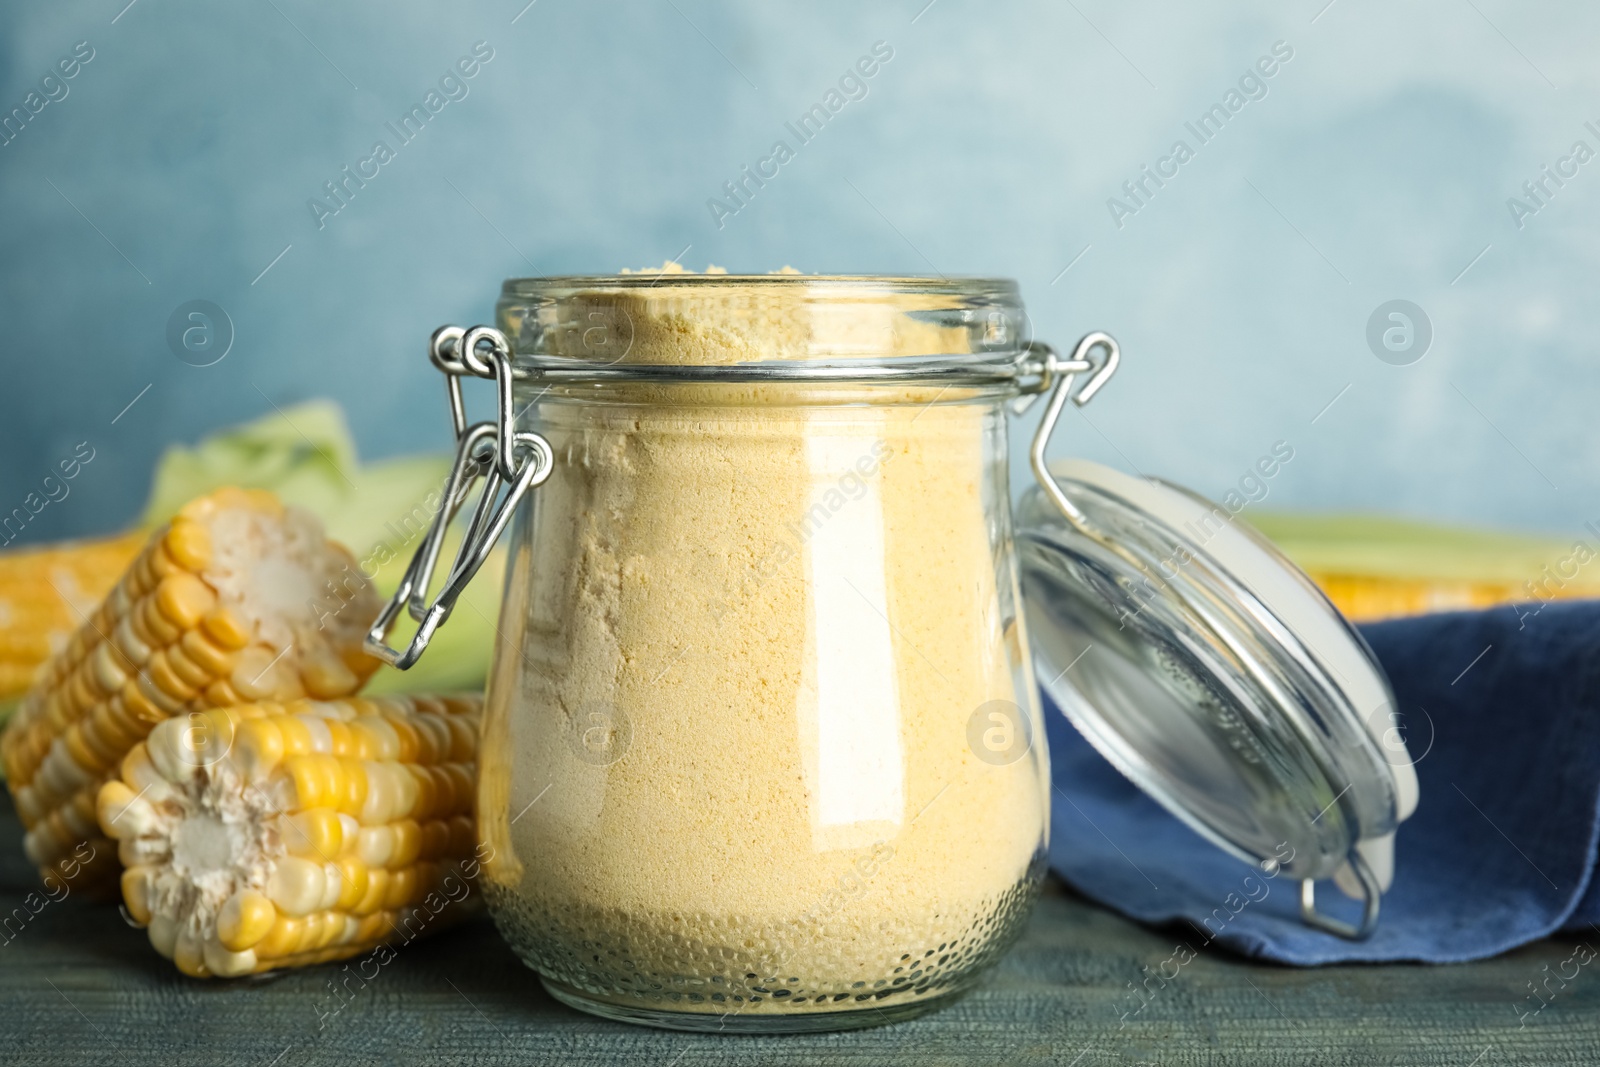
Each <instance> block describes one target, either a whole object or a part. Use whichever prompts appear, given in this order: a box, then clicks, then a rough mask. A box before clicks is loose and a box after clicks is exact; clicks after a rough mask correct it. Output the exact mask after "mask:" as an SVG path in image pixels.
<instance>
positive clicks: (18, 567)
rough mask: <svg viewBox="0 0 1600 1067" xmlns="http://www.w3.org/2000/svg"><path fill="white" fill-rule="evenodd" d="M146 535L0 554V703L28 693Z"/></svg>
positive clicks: (109, 586) (103, 594)
mask: <svg viewBox="0 0 1600 1067" xmlns="http://www.w3.org/2000/svg"><path fill="white" fill-rule="evenodd" d="M145 536H146V535H145V534H144V533H143V532H142V531H141V532H138V533H127V534H118V535H117V536H115V537H105V538H97V539H94V540H86V541H69V542H67V543H65V544H56V545H47V546H45V547H42V548H25V549H14V550H11V551H7V552H0V700H10V699H12V698H13V697H18V696H21V695H22V694H23V693H25V692H27V689H28V686H29V685H30V684H32V682H33V678H34V675H35V674H37V673H38V670H39V667H40V665H41V664H43V663H44V662H45V661H46V660H48V659H49V658H50V657H51V656H53V655H55V654H56V653H57V652H60V651H61V650H62V649H63V648H65V647H66V645H67V641H68V640H69V639H70V638H71V637H72V632H73V631H74V630H76V629H77V628H78V627H79V626H80V625H81V624H82V623H83V620H84V619H86V618H88V617H89V613H90V612H92V611H93V610H94V609H95V605H97V604H99V603H100V600H101V598H103V597H104V596H105V595H106V593H107V592H108V591H109V590H110V589H111V587H112V586H113V585H115V584H116V581H117V578H118V577H120V576H121V574H122V572H123V571H125V570H127V569H128V564H129V563H131V562H133V558H134V557H135V556H136V555H138V554H139V549H140V548H141V547H143V545H144V543H145Z"/></svg>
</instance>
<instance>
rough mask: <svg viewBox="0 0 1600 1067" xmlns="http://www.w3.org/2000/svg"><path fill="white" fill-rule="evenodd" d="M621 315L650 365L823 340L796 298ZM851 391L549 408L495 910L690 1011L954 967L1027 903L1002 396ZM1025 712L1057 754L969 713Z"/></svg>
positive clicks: (1040, 761)
mask: <svg viewBox="0 0 1600 1067" xmlns="http://www.w3.org/2000/svg"><path fill="white" fill-rule="evenodd" d="M738 284H739V283H738V282H737V281H736V280H733V281H730V283H729V285H730V288H732V287H735V286H737V285H738ZM595 299H597V300H599V299H605V300H612V301H618V300H620V301H626V300H630V299H632V298H631V297H629V296H628V295H627V294H626V293H622V294H618V293H615V292H610V293H607V294H605V295H604V296H603V297H601V296H596V297H595ZM730 299H732V300H734V302H735V303H738V302H739V301H740V297H739V294H732V295H731V297H730ZM745 306H748V305H745ZM627 311H628V314H629V316H630V317H631V319H632V321H633V324H634V327H635V329H636V330H637V336H638V337H639V338H641V339H645V338H647V339H648V343H647V344H645V345H643V346H642V347H641V345H640V344H639V343H638V342H636V343H635V346H634V349H633V351H632V352H630V355H629V361H630V362H651V363H691V362H725V361H727V360H726V356H718V355H715V354H714V353H716V352H718V351H722V350H723V349H724V348H725V341H726V338H728V336H729V335H731V334H735V335H738V338H737V347H738V348H739V349H741V350H742V351H747V352H749V351H782V350H785V349H786V348H787V349H793V348H794V347H796V345H797V344H798V343H799V340H803V339H796V338H795V337H794V336H793V335H792V333H791V332H790V331H792V330H793V329H795V321H796V320H795V316H792V315H790V314H788V313H786V312H785V310H784V309H782V308H781V307H778V308H776V310H775V313H774V314H772V315H771V316H765V315H743V316H730V317H727V318H724V319H722V320H721V321H714V322H705V323H702V322H700V321H698V320H696V319H695V318H694V317H692V316H688V317H684V316H679V317H676V318H673V319H672V320H671V321H662V320H661V319H660V317H659V315H658V313H657V312H656V311H655V310H654V309H653V307H652V305H651V304H650V302H648V301H644V300H639V301H636V302H635V303H634V304H632V305H630V306H629V307H628V308H627ZM902 336H903V338H904V340H903V341H902V342H901V343H902V344H904V345H906V346H909V347H908V348H907V350H908V351H918V350H920V349H921V346H925V345H926V343H927V342H928V340H929V338H928V337H927V336H919V335H918V329H917V327H916V325H915V324H908V325H907V328H906V330H905V331H903V334H902ZM944 343H948V339H944ZM707 353H713V354H712V355H710V356H709V357H708V356H707ZM842 392H843V391H842V390H841V389H840V388H839V387H832V388H831V390H830V389H810V390H809V391H803V390H802V389H801V388H800V387H771V386H766V387H734V386H725V387H711V386H690V387H685V386H670V387H669V386H659V385H658V386H650V387H637V388H626V387H613V388H609V389H608V392H607V393H606V396H605V400H604V402H603V403H601V402H595V401H593V400H590V401H584V400H581V399H578V398H576V397H575V396H565V397H562V396H557V395H556V394H551V396H548V397H546V398H544V399H543V400H541V401H540V403H539V405H538V407H537V414H536V416H535V418H534V419H533V420H532V424H533V425H534V426H535V428H537V429H538V430H539V431H540V432H541V433H543V434H545V435H546V436H547V437H548V439H549V440H550V442H551V444H552V446H553V447H554V449H555V454H556V464H555V470H554V473H553V474H552V475H551V477H550V479H549V481H548V482H547V483H546V484H545V485H544V486H543V487H542V488H541V489H540V490H539V491H538V493H537V498H536V502H535V505H534V508H533V513H532V516H531V518H530V519H528V520H526V521H524V522H523V523H521V524H520V525H519V527H518V534H517V544H516V548H515V554H514V557H513V563H512V569H511V574H510V578H509V585H508V591H507V598H506V607H505V611H504V614H503V617H502V622H501V632H502V639H503V641H504V645H503V646H502V648H501V650H500V653H499V655H498V656H497V665H496V673H495V677H494V679H493V681H492V684H491V687H490V699H489V710H488V716H487V723H486V730H487V735H486V739H485V743H484V751H483V757H482V759H483V767H482V771H481V774H482V784H481V786H480V821H481V823H482V825H483V828H484V832H485V835H486V838H487V840H488V842H489V844H490V845H491V846H492V847H493V849H494V855H493V856H492V857H491V858H490V859H489V861H488V862H487V863H486V871H487V877H486V884H487V885H488V887H489V891H490V893H491V904H492V905H493V906H494V909H495V912H496V916H497V919H498V921H499V922H500V924H501V928H502V930H503V931H504V932H505V934H506V936H507V938H508V940H509V941H510V942H511V943H512V945H513V947H515V948H516V949H517V950H518V951H519V953H520V954H522V956H523V957H524V959H526V960H527V961H528V962H529V963H530V964H531V965H533V966H535V967H537V968H538V969H539V970H540V971H541V972H542V973H543V974H544V975H545V976H546V978H548V979H551V980H554V981H555V982H558V983H560V984H561V985H563V986H566V987H569V988H571V989H576V990H579V991H581V992H582V993H584V994H586V995H588V996H591V997H596V998H599V999H602V1000H610V1001H615V1002H619V1003H630V1004H637V1005H641V1006H647V1007H658V1008H662V1009H666V1010H680V1011H702V1012H719V1013H720V1012H728V1011H737V1012H749V1013H758V1012H771V1011H783V1012H792V1011H807V1010H818V1009H821V1010H842V1009H847V1008H857V1007H862V1008H864V1007H868V1006H875V1005H877V1004H879V1003H881V1002H882V1001H884V1000H885V999H886V998H893V999H894V1001H895V1002H897V1003H898V1002H903V1001H908V1000H914V999H916V998H919V997H928V996H932V995H935V994H937V993H939V992H943V991H945V990H947V989H948V988H951V986H952V985H954V984H959V982H960V981H961V980H962V979H964V978H965V977H966V976H968V975H970V973H971V972H973V971H974V970H976V969H977V968H978V967H980V966H981V965H982V964H984V963H986V962H988V960H989V959H990V958H992V956H993V955H994V954H995V953H996V952H997V951H999V950H1000V949H1001V948H1003V947H1004V944H1005V943H1006V942H1008V941H1009V939H1010V936H1011V935H1012V934H1013V933H1014V932H1015V930H1016V929H1017V928H1018V926H1019V924H1020V922H1021V921H1022V919H1023V917H1024V916H1025V913H1026V910H1027V906H1028V903H1029V902H1030V901H1031V897H1032V891H1033V887H1034V885H1035V883H1036V880H1037V877H1038V872H1039V853H1040V850H1041V849H1042V847H1043V842H1044V834H1045V825H1046V818H1047V809H1048V794H1047V790H1048V785H1047V774H1046V773H1045V770H1044V755H1043V751H1042V750H1043V737H1042V733H1041V732H1040V731H1039V729H1038V721H1037V712H1036V710H1035V707H1034V701H1033V698H1032V695H1031V683H1030V681H1029V678H1028V674H1027V670H1026V668H1025V666H1024V665H1023V658H1024V657H1023V654H1022V650H1021V648H1020V647H1019V645H1020V636H1019V633H1020V631H1019V626H1020V623H1019V621H1018V620H1017V617H1016V616H1017V615H1018V614H1019V605H1018V602H1017V596H1018V594H1017V589H1016V586H1015V578H1014V572H1013V568H1012V567H1011V566H1010V565H1009V560H1008V559H1004V558H1003V556H1002V555H1001V554H1000V551H999V550H1000V546H1001V542H1002V541H1003V540H1004V539H1006V538H1007V536H1008V534H1007V532H1006V531H1007V523H1008V519H1007V518H1006V515H1007V507H1008V501H1007V500H1006V499H1005V497H1004V486H1005V482H1004V476H1003V471H1002V470H999V469H997V465H998V464H1000V463H1002V462H1003V434H1004V431H1005V428H1004V424H1003V418H1002V416H1001V415H1000V412H999V409H998V407H997V405H995V404H994V403H993V402H992V401H988V400H978V399H973V398H967V399H965V400H962V399H959V398H956V397H953V396H952V395H951V393H950V392H949V391H940V390H935V389H921V388H918V389H905V388H894V387H882V386H879V387H875V389H874V390H873V391H871V392H870V393H869V394H866V395H867V396H868V398H869V399H870V400H871V403H870V404H860V403H856V404H842V403H836V402H821V401H824V400H837V399H838V398H839V396H840V395H842ZM992 702H1001V703H998V704H995V703H992ZM1016 705H1020V709H1019V713H1020V715H1021V716H1023V717H1025V718H1026V719H1027V721H1028V723H1029V724H1030V725H1031V727H1032V730H1033V736H1034V737H1035V739H1036V740H1037V744H1035V745H1034V746H1033V748H1032V749H1031V750H1029V751H1027V752H1025V753H1024V752H1023V751H1022V750H1021V748H1020V747H1018V748H1016V749H1014V753H1015V758H1013V759H1011V760H1009V761H1006V760H1005V759H1004V758H996V757H995V756H994V754H993V753H992V752H990V751H987V750H985V749H984V748H983V747H982V746H981V745H979V746H977V747H976V748H975V747H974V744H973V740H972V737H973V730H972V724H973V721H974V717H975V716H977V717H978V720H979V727H980V728H981V729H985V730H987V729H993V728H995V724H997V723H999V724H1002V725H1003V723H1004V720H1003V719H994V718H992V717H991V716H990V715H988V713H987V712H988V711H992V710H993V709H994V708H1001V709H1004V708H1006V707H1015V706H1016ZM980 756H985V757H987V758H980Z"/></svg>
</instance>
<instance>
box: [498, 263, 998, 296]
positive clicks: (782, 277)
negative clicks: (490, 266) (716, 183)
mask: <svg viewBox="0 0 1600 1067" xmlns="http://www.w3.org/2000/svg"><path fill="white" fill-rule="evenodd" d="M680 286H681V287H687V288H696V289H703V288H717V287H730V286H753V287H758V288H766V289H772V290H782V289H806V290H811V291H825V290H827V289H830V288H836V289H845V290H874V289H876V290H879V291H884V292H891V293H892V292H908V293H950V294H953V295H977V294H993V295H996V296H1005V297H1010V298H1012V299H1013V300H1016V301H1018V302H1019V303H1020V301H1021V291H1020V289H1019V287H1018V285H1017V283H1016V281H1015V280H1014V279H1011V278H997V277H990V276H986V275H976V274H973V275H965V274H948V275H942V274H941V275H936V274H693V273H690V272H687V271H684V272H681V273H680V272H668V271H655V272H651V271H648V270H646V271H639V272H636V273H632V274H550V275H536V276H530V277H523V278H507V279H506V280H505V282H504V283H503V284H502V285H501V287H500V291H501V294H502V295H503V296H531V295H541V294H544V293H546V292H550V291H552V290H562V289H581V290H595V291H604V290H606V289H617V290H636V289H670V288H673V287H680Z"/></svg>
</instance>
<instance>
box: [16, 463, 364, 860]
mask: <svg viewBox="0 0 1600 1067" xmlns="http://www.w3.org/2000/svg"><path fill="white" fill-rule="evenodd" d="M378 606H379V605H378V597H377V593H376V592H375V591H374V590H373V588H372V586H371V583H370V582H367V581H365V580H364V579H363V578H362V577H361V575H360V573H359V571H358V570H357V569H356V567H355V560H354V558H353V557H351V555H350V553H349V552H348V551H346V550H345V549H344V548H343V547H342V546H340V545H337V544H334V543H333V542H330V541H328V540H327V539H326V538H324V537H323V534H322V528H321V525H320V524H319V523H318V522H317V520H316V519H315V518H314V517H313V516H311V515H309V514H307V513H305V512H302V511H299V510H297V509H293V508H287V509H286V508H285V507H284V506H283V505H282V504H281V503H279V502H278V500H277V498H276V497H274V496H273V495H272V494H271V493H267V492H264V491H261V490H251V491H245V490H239V489H223V490H219V491H217V492H215V493H212V494H209V495H207V496H204V497H200V498H199V499H197V500H195V501H193V502H191V503H190V504H189V505H188V506H186V507H185V508H184V509H183V510H182V511H181V512H180V513H179V514H178V515H177V517H175V518H174V519H173V520H172V522H171V523H169V524H168V525H167V526H165V527H163V528H162V529H160V530H158V531H156V532H155V533H154V534H153V535H152V536H151V538H150V539H149V541H148V543H147V544H146V545H145V547H144V548H143V550H142V551H140V553H139V554H138V556H137V558H135V560H134V561H133V564H132V565H131V566H130V567H129V568H128V570H127V572H126V573H125V574H124V575H123V576H122V578H121V580H119V581H118V582H117V584H116V585H115V586H114V587H113V588H112V590H111V592H110V593H109V594H108V595H107V596H106V598H105V600H104V601H103V602H102V603H101V604H100V606H99V607H98V608H96V609H95V610H94V613H93V614H92V615H91V616H90V617H89V619H88V621H87V622H85V623H84V624H83V625H82V626H81V627H79V628H78V630H77V632H76V633H74V634H73V636H72V639H71V640H70V641H69V642H68V643H67V646H66V647H65V648H64V649H62V650H61V651H60V652H59V653H57V654H56V655H55V656H54V657H53V658H52V659H51V660H50V661H49V662H48V663H47V664H46V665H45V667H44V668H43V670H42V671H41V674H40V677H39V680H38V682H37V683H36V684H35V686H34V688H33V689H32V690H31V691H30V692H29V693H28V695H27V696H26V697H25V698H24V699H23V702H22V705H21V707H20V708H19V709H18V711H17V714H16V715H15V716H14V717H13V719H12V721H11V723H10V724H9V726H8V727H7V729H6V732H5V735H4V737H3V738H0V759H3V761H4V765H5V771H6V778H7V783H6V784H7V785H8V787H9V788H10V789H11V792H12V795H13V796H14V797H15V799H16V804H17V812H18V814H19V815H20V816H21V818H22V823H23V826H24V827H25V828H26V829H27V836H26V837H25V839H24V842H23V845H24V849H25V851H26V852H27V854H28V857H29V859H31V860H32V861H33V862H34V863H35V864H37V865H38V866H39V867H40V868H41V869H42V870H44V871H45V872H49V871H51V870H61V869H62V865H63V864H66V863H69V862H72V860H71V856H72V854H73V852H74V849H76V848H78V847H79V846H81V845H82V844H84V843H85V842H87V843H88V844H89V845H90V846H92V847H93V854H94V855H95V857H96V858H97V865H96V866H95V868H94V869H95V871H96V876H94V877H91V878H89V879H87V881H89V882H93V881H96V880H98V876H99V875H100V874H102V873H108V872H107V870H106V869H107V868H108V867H110V866H112V861H111V860H110V857H111V856H113V855H115V850H114V849H113V848H111V847H110V843H109V842H108V841H106V840H105V839H104V838H103V837H101V836H100V832H99V829H98V828H97V827H96V825H95V797H96V794H97V793H98V792H99V788H100V785H101V783H103V782H104V781H105V780H106V779H108V778H109V777H111V776H112V775H113V774H115V772H116V768H117V765H118V763H119V762H120V761H121V759H122V757H123V756H125V755H126V754H127V753H128V751H129V750H130V749H131V748H132V747H133V746H134V745H135V744H137V743H138V742H139V741H140V740H141V739H142V738H143V737H144V736H145V735H146V734H148V733H149V732H150V730H151V728H152V727H154V726H155V725H156V724H157V723H159V722H161V721H163V720H165V719H167V718H169V717H170V716H175V715H180V714H183V713H186V712H195V711H203V710H205V709H207V708H212V707H223V706H227V705H230V704H238V703H242V702H245V701H250V700H290V699H294V698H296V697H301V696H307V695H309V696H314V697H336V696H343V695H346V694H348V693H352V692H354V691H355V690H356V689H358V688H359V687H360V685H361V683H362V682H363V681H364V680H365V678H366V677H367V675H369V674H370V673H371V672H372V671H373V670H374V669H375V668H376V666H377V661H375V660H373V659H371V658H370V657H368V656H367V655H366V654H365V653H364V652H362V650H361V648H362V641H363V638H364V636H365V631H366V627H367V625H368V623H369V622H370V621H371V619H372V618H373V616H374V615H375V614H376V613H377V610H378ZM102 846H104V847H102ZM113 869H114V868H113ZM74 871H75V872H76V871H77V869H76V867H75V868H74ZM77 876H78V878H79V879H80V882H79V883H78V884H84V881H82V879H83V878H84V876H83V874H82V873H81V872H77Z"/></svg>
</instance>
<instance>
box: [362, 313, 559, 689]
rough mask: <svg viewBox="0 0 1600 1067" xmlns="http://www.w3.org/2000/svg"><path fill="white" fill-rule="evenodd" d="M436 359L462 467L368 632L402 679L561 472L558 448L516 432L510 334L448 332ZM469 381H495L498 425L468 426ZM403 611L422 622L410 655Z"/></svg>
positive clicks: (432, 345)
mask: <svg viewBox="0 0 1600 1067" xmlns="http://www.w3.org/2000/svg"><path fill="white" fill-rule="evenodd" d="M480 349H485V350H483V351H480ZM428 358H429V359H430V360H431V361H432V362H433V365H434V366H435V367H437V368H438V369H439V370H440V371H442V372H443V373H444V376H445V395H446V397H447V399H448V401H449V404H450V421H451V424H452V425H453V426H454V428H455V434H456V454H455V461H454V462H453V463H451V465H450V473H449V475H448V476H447V477H446V478H445V483H444V495H443V497H442V498H441V499H440V501H439V510H438V511H437V512H435V513H434V516H433V522H432V523H431V524H430V525H429V526H428V532H427V535H426V536H425V537H423V539H422V544H421V545H420V546H418V548H417V551H416V554H415V555H413V556H412V557H411V563H410V565H409V566H408V567H406V573H405V576H404V577H402V578H401V579H400V587H399V588H398V589H396V590H395V593H394V596H392V597H390V598H389V602H388V603H387V604H385V605H384V608H383V611H381V612H380V613H379V614H378V618H377V619H376V620H375V621H374V622H373V624H372V629H371V630H369V631H368V632H367V640H366V650H367V652H368V654H370V655H372V656H376V657H377V658H378V659H381V660H382V661H383V662H385V663H387V664H390V665H391V666H393V667H397V668H399V669H400V670H402V671H403V670H407V669H408V668H410V667H411V665H412V664H414V663H416V662H417V659H418V658H419V657H420V656H421V655H422V653H423V650H424V649H426V648H427V647H428V642H429V641H431V640H432V639H433V635H434V632H435V631H436V630H438V629H439V627H440V626H441V625H443V624H444V621H445V620H446V619H447V618H449V617H450V611H451V609H452V608H454V607H455V603H456V599H457V598H458V597H460V596H461V593H462V591H463V590H465V589H466V587H467V583H468V582H470V581H472V577H473V575H475V574H477V573H478V569H479V568H480V567H482V566H483V563H484V561H485V560H487V559H488V558H489V553H490V552H491V551H492V550H493V549H494V546H495V542H496V541H498V540H499V539H500V535H501V533H503V532H504V531H505V528H506V525H507V524H508V523H509V522H510V521H511V516H512V515H513V514H514V513H515V512H516V509H517V504H518V503H520V502H521V500H522V498H523V497H524V496H525V495H527V492H528V490H529V489H533V488H535V487H537V486H539V485H542V484H543V483H544V481H545V479H547V478H549V477H550V471H551V470H552V469H553V468H554V466H555V455H554V453H553V452H552V451H551V448H550V442H548V441H546V440H545V439H544V438H543V437H541V436H540V435H538V434H536V433H531V432H522V433H518V432H517V431H516V429H515V426H514V425H513V423H514V421H515V414H516V413H515V410H514V408H513V403H512V398H511V385H512V368H511V344H510V342H508V341H507V340H506V336H505V334H503V333H501V332H500V331H499V330H496V329H494V328H493V327H491V326H474V327H473V328H472V329H470V330H463V329H462V328H461V327H459V326H441V327H440V328H439V329H437V330H435V331H434V333H433V337H432V339H431V340H430V341H429V343H428ZM469 374H470V375H472V376H473V377H477V378H488V379H491V380H493V381H494V383H495V385H496V390H495V392H496V399H497V407H496V413H495V419H494V421H492V422H475V423H472V424H470V425H469V424H468V423H467V413H466V406H465V404H464V403H463V401H462V396H461V378H462V377H464V376H465V375H469ZM479 479H482V480H483V488H482V489H481V490H480V491H479V493H478V501H477V504H476V505H474V507H473V509H472V518H471V519H470V520H469V521H468V523H467V529H466V533H465V534H464V535H463V536H462V538H461V546H460V547H459V548H457V549H456V555H455V559H454V561H453V562H452V563H451V565H450V570H449V572H448V573H447V574H446V576H445V579H444V585H443V586H442V587H441V588H440V589H439V593H438V595H437V596H436V597H434V598H433V600H432V601H431V602H430V601H429V600H428V587H429V586H430V585H431V584H432V583H433V573H434V570H435V568H436V567H437V566H438V563H439V553H440V551H441V550H442V549H443V547H444V535H445V531H446V530H447V529H448V528H449V526H450V523H451V521H452V520H453V519H454V518H455V516H456V514H457V513H458V512H459V511H460V510H461V506H462V504H463V503H465V501H466V499H467V498H468V496H470V495H471V494H472V491H473V486H474V484H475V483H476V482H477V481H478V480H479ZM402 606H404V607H405V608H406V610H407V612H408V613H409V614H410V616H411V617H412V618H413V619H415V620H416V621H417V632H416V633H415V634H413V635H412V637H411V641H410V643H409V644H408V645H407V646H406V648H405V650H404V651H401V650H398V649H395V648H391V647H390V646H389V645H388V644H387V639H388V635H389V630H390V629H391V628H392V627H393V626H394V622H395V620H396V619H398V618H399V617H400V609H401V607H402Z"/></svg>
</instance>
